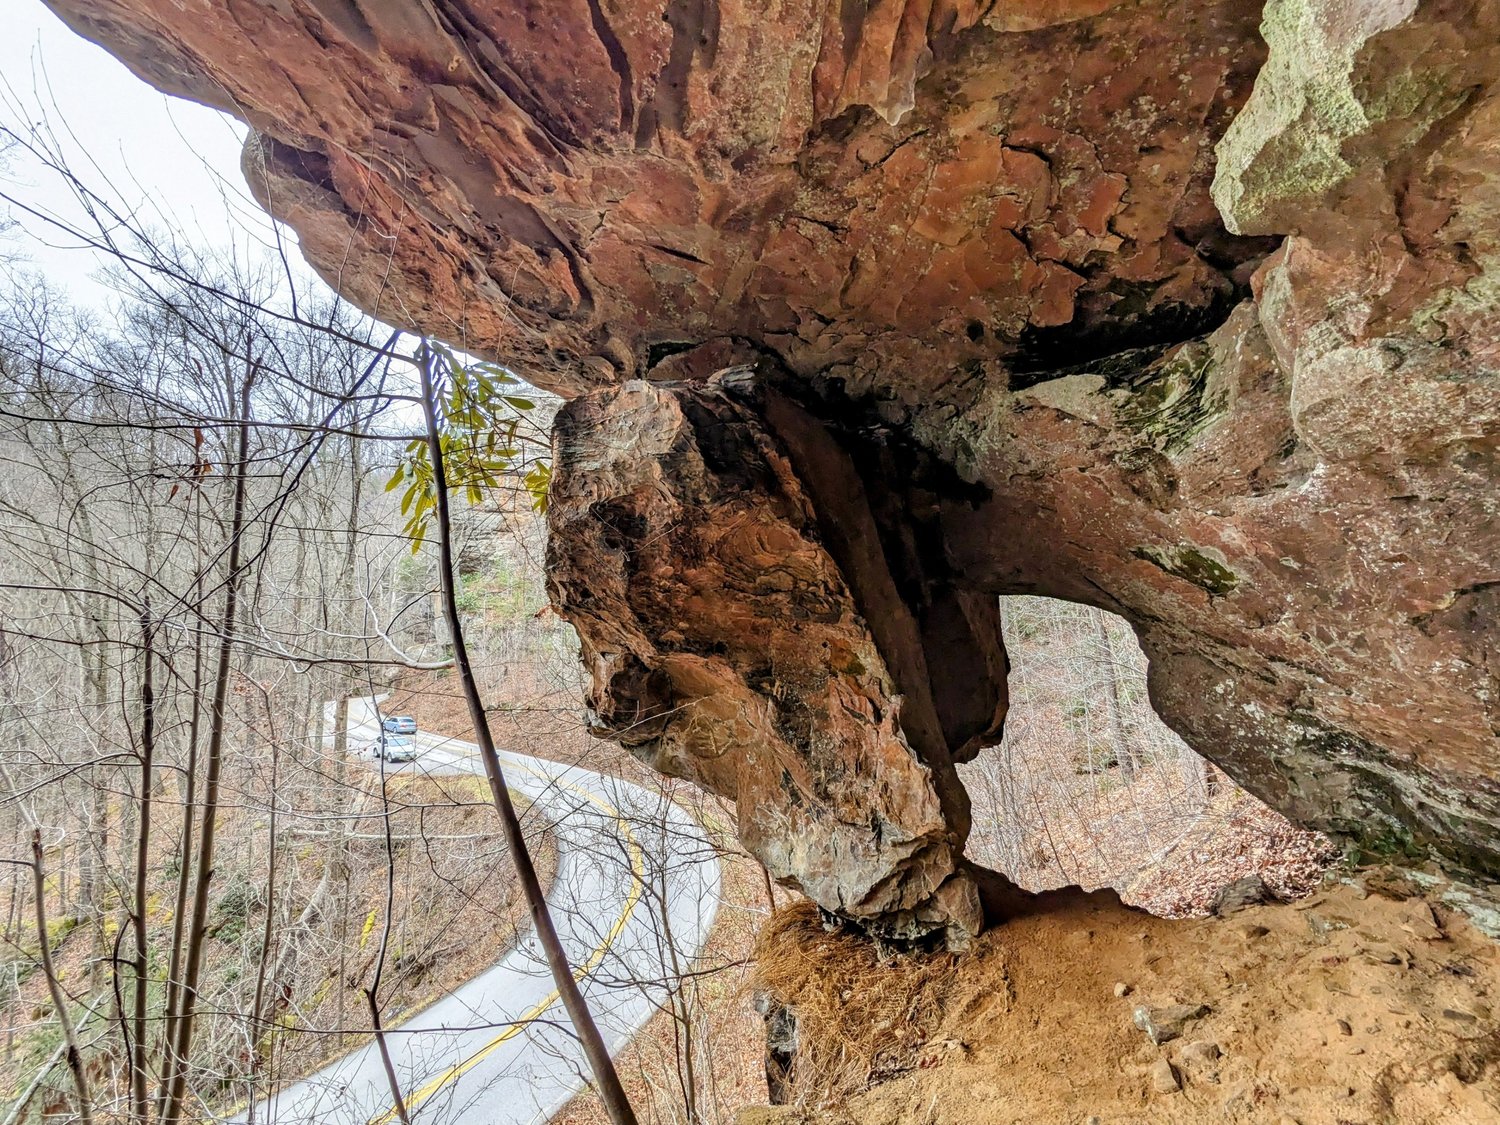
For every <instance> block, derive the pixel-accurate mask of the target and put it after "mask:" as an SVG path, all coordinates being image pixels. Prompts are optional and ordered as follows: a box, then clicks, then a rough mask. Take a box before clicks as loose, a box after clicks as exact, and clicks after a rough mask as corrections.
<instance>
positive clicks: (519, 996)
mask: <svg viewBox="0 0 1500 1125" xmlns="http://www.w3.org/2000/svg"><path fill="white" fill-rule="evenodd" d="M377 729H378V728H377V723H376V717H375V709H374V707H373V705H372V703H371V702H370V701H366V702H364V703H362V704H359V703H351V705H350V745H351V746H363V745H367V744H368V743H370V742H372V741H373V740H374V739H375V737H376V734H377ZM415 739H416V742H417V744H418V746H419V747H421V749H422V753H421V754H420V755H419V756H418V758H417V760H416V761H415V762H412V763H410V764H404V765H399V766H398V765H394V764H391V763H387V764H386V769H387V770H389V771H391V772H401V771H410V770H418V771H422V772H427V773H432V774H437V775H453V774H463V773H475V774H481V775H482V774H483V773H484V767H483V765H482V764H481V763H480V761H479V759H478V757H477V756H476V755H477V750H476V748H475V747H474V745H473V744H472V743H468V742H460V741H458V740H457V739H449V738H441V737H438V736H435V735H429V734H418V735H416V736H415ZM500 757H501V765H502V767H503V769H504V770H505V776H506V782H507V783H508V784H509V786H510V788H511V789H512V790H513V791H515V792H518V793H521V794H523V795H524V796H526V797H527V798H529V799H530V800H531V801H532V802H534V806H533V807H534V809H535V814H541V815H546V816H547V817H548V818H549V820H550V821H551V822H552V823H553V824H554V825H555V830H556V838H557V843H558V852H559V855H558V867H557V877H556V879H555V881H554V882H553V885H552V889H551V890H550V891H549V892H548V896H547V899H548V903H549V905H550V906H551V908H552V917H553V919H554V921H555V923H556V925H557V928H558V933H559V936H560V937H561V938H562V941H563V946H564V948H566V949H567V951H568V959H569V962H570V963H571V964H572V965H573V966H574V968H575V970H576V971H578V972H579V973H580V974H581V975H582V988H583V993H584V996H585V997H586V998H587V1000H588V1002H589V1005H590V1006H591V1007H592V1009H593V1011H594V1014H595V1017H596V1018H597V1019H598V1021H599V1025H600V1028H601V1030H602V1031H603V1033H604V1037H605V1040H606V1042H607V1043H608V1044H609V1047H610V1051H611V1052H615V1051H618V1050H619V1049H620V1047H622V1046H623V1045H624V1044H625V1043H626V1042H627V1041H628V1040H629V1039H630V1037H631V1036H632V1035H633V1034H634V1033H635V1032H636V1031H637V1030H639V1028H640V1027H641V1026H642V1025H643V1024H644V1023H645V1022H646V1021H647V1019H649V1018H650V1016H651V1015H652V1013H653V1012H655V1011H656V1009H657V1006H658V1005H659V1004H660V1002H661V1001H662V999H663V997H664V996H665V992H664V990H663V988H662V986H661V985H660V984H659V983H653V982H660V981H662V980H664V979H669V978H670V977H671V975H672V973H671V970H670V968H669V967H668V966H670V964H671V962H672V959H673V958H672V954H673V952H674V950H675V954H676V958H677V959H678V960H679V963H685V962H686V961H688V960H690V959H691V958H693V957H694V956H696V955H697V954H698V953H699V952H700V950H701V949H702V947H703V943H704V942H705V940H706V939H707V936H708V931H709V927H710V926H711V925H712V923H713V919H714V915H715V913H716V912H717V910H718V904H719V864H718V860H717V858H716V857H715V855H714V852H713V849H712V847H711V846H710V844H709V841H708V839H707V838H706V836H705V835H704V833H703V831H702V829H701V828H699V826H698V825H697V823H696V822H694V821H693V820H692V818H691V817H689V816H688V815H687V814H686V813H684V812H683V811H682V810H681V809H679V808H678V807H677V806H676V805H674V804H672V803H671V802H669V801H666V800H664V799H663V798H661V797H660V796H659V795H657V794H653V793H650V792H647V791H646V790H644V789H641V788H639V787H637V786H634V785H630V784H627V783H626V782H623V781H619V780H617V779H615V778H610V777H605V776H603V775H601V774H597V773H592V772H590V771H588V770H584V769H580V768H578V767H576V766H566V765H561V764H559V763H556V762H549V761H544V760H543V759H540V758H531V757H527V756H525V755H523V754H514V753H502V754H501V755H500ZM664 917H665V920H666V922H667V926H664V925H663V918H664ZM668 927H669V930H668ZM667 932H670V936H671V939H672V940H671V942H670V943H669V942H668V941H667V940H666V937H665V935H666V933H667ZM388 1040H389V1043H390V1048H391V1053H392V1056H393V1058H394V1061H395V1066H396V1073H397V1075H398V1076H399V1077H400V1080H401V1088H402V1091H403V1093H404V1094H405V1095H406V1098H407V1105H408V1108H409V1109H410V1110H411V1113H412V1119H413V1121H414V1122H426V1123H431V1125H458V1123H459V1122H462V1123H463V1125H512V1123H516V1125H519V1123H534V1122H540V1121H545V1120H546V1119H547V1118H549V1117H550V1116H551V1115H552V1114H553V1113H555V1112H556V1111H557V1110H558V1109H559V1108H560V1107H561V1106H562V1104H563V1103H564V1102H566V1101H567V1100H568V1098H570V1097H572V1096H573V1094H574V1093H576V1092H577V1090H578V1089H579V1088H580V1087H581V1086H582V1078H581V1074H582V1070H583V1066H584V1062H583V1055H582V1052H581V1051H580V1050H579V1048H578V1045H577V1043H576V1041H575V1040H574V1039H573V1038H572V1037H571V1035H570V1034H569V1033H568V1022H567V1014H566V1013H565V1012H564V1011H563V1010H562V1004H561V1002H560V1001H559V1000H558V998H557V992H556V990H555V989H554V987H553V984H552V977H551V974H550V973H549V972H548V971H547V966H546V963H545V961H544V960H543V959H542V956H541V951H540V950H539V948H538V947H537V945H536V942H535V939H534V938H533V937H530V936H528V937H527V938H526V939H524V940H523V941H522V942H521V943H520V945H518V946H517V947H516V948H515V949H513V950H511V951H510V952H509V953H507V954H506V955H505V956H504V957H502V958H501V959H500V961H499V963H498V964H496V965H495V966H494V967H493V968H491V969H488V970H487V971H485V972H484V973H481V974H480V975H479V976H477V977H475V978H474V979H473V980H470V981H469V982H468V983H466V984H464V985H462V986H460V987H459V988H458V989H457V990H456V991H455V992H452V993H450V994H448V995H447V996H444V997H443V998H442V999H440V1000H439V1001H438V1002H437V1003H435V1004H433V1005H432V1006H431V1007H429V1008H426V1009H424V1010H423V1011H422V1012H420V1013H418V1014H417V1015H415V1016H413V1017H412V1018H411V1019H410V1020H409V1021H407V1022H406V1023H405V1024H402V1025H401V1026H400V1027H399V1028H394V1029H392V1030H391V1032H390V1034H389V1036H388ZM250 1119H251V1114H250V1112H249V1111H242V1112H241V1113H240V1115H239V1116H238V1117H236V1118H234V1119H233V1120H235V1121H247V1120H250ZM253 1119H254V1121H256V1122H281V1123H283V1125H292V1123H293V1122H296V1123H298V1125H300V1123H303V1122H308V1123H311V1122H318V1123H326V1125H376V1123H378V1125H386V1123H388V1122H394V1121H396V1120H397V1118H396V1115H395V1111H394V1108H393V1103H392V1100H391V1096H390V1088H389V1085H388V1084H387V1082H386V1078H385V1074H384V1071H383V1069H382V1067H381V1063H380V1058H379V1055H378V1054H377V1053H376V1050H375V1047H374V1045H373V1044H370V1045H368V1046H366V1047H362V1048H360V1049H359V1050H356V1051H354V1052H352V1053H351V1054H349V1055H347V1056H345V1057H344V1058H342V1059H339V1060H338V1061H336V1062H334V1063H332V1064H331V1065H329V1066H327V1067H325V1068H324V1069H323V1070H321V1071H319V1072H318V1073H317V1074H315V1075H313V1076H312V1077H311V1078H309V1079H307V1080H306V1081H303V1082H299V1083H297V1084H296V1085H294V1086H290V1087H288V1088H287V1089H285V1090H283V1091H282V1092H281V1093H280V1094H278V1095H276V1096H274V1097H272V1098H270V1099H267V1100H265V1101H263V1102H260V1103H258V1104H257V1105H256V1106H255V1107H254V1109H253Z"/></svg>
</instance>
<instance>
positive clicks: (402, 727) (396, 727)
mask: <svg viewBox="0 0 1500 1125" xmlns="http://www.w3.org/2000/svg"><path fill="white" fill-rule="evenodd" d="M380 725H381V726H382V727H384V728H385V729H386V730H388V731H390V732H391V733H392V734H416V733H417V720H416V719H413V718H412V717H411V716H410V715H387V716H386V717H385V718H384V719H382V720H381V722H380Z"/></svg>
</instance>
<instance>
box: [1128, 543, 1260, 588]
mask: <svg viewBox="0 0 1500 1125" xmlns="http://www.w3.org/2000/svg"><path fill="white" fill-rule="evenodd" d="M1131 554H1133V555H1135V557H1136V558H1138V559H1144V560H1145V561H1146V562H1148V563H1151V564H1152V565H1153V566H1159V567H1161V569H1162V570H1164V571H1166V572H1167V573H1168V574H1171V575H1173V576H1175V577H1177V578H1181V579H1182V580H1183V581H1184V582H1191V583H1192V584H1193V585H1194V586H1197V587H1200V588H1201V589H1204V590H1207V591H1208V592H1209V593H1210V594H1212V595H1214V596H1215V597H1223V596H1224V595H1226V594H1231V593H1233V592H1234V591H1235V589H1236V588H1237V587H1238V586H1239V584H1240V576H1239V575H1238V574H1236V573H1235V572H1234V571H1233V570H1231V569H1230V568H1229V565H1228V563H1227V562H1226V560H1225V559H1224V556H1223V555H1222V554H1221V553H1220V552H1219V551H1217V550H1215V549H1214V548H1212V547H1195V546H1193V545H1191V544H1189V543H1183V544H1180V545H1178V546H1176V547H1137V548H1136V549H1135V550H1134V551H1132V552H1131Z"/></svg>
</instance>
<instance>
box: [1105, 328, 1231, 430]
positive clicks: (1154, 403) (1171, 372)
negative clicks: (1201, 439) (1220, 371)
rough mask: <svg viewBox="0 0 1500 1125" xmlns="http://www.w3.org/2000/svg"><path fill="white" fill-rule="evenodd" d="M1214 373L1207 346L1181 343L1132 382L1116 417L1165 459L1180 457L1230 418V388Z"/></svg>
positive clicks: (1214, 368) (1211, 354) (1204, 344)
mask: <svg viewBox="0 0 1500 1125" xmlns="http://www.w3.org/2000/svg"><path fill="white" fill-rule="evenodd" d="M1215 374H1216V366H1215V363H1214V351H1213V348H1212V347H1211V346H1210V345H1209V344H1208V343H1207V342H1205V341H1202V340H1195V341H1193V342H1192V343H1188V344H1184V345H1183V346H1182V347H1180V348H1178V349H1177V350H1176V351H1174V352H1172V353H1171V354H1169V355H1167V356H1165V357H1164V358H1163V359H1162V360H1161V361H1160V362H1158V363H1154V364H1152V365H1150V366H1149V367H1147V368H1145V369H1144V370H1143V371H1141V372H1140V373H1139V375H1138V377H1137V378H1136V379H1134V380H1132V382H1131V383H1130V384H1129V387H1128V390H1127V391H1126V392H1125V397H1124V399H1123V401H1121V402H1120V405H1119V407H1118V409H1117V416H1118V417H1119V420H1120V422H1121V423H1122V424H1123V425H1126V426H1128V427H1130V428H1131V429H1133V430H1135V431H1136V432H1137V433H1139V434H1140V435H1141V437H1142V438H1144V439H1145V441H1146V442H1147V443H1148V444H1149V445H1150V446H1151V447H1152V448H1154V449H1156V450H1158V451H1159V452H1161V453H1165V454H1167V455H1168V456H1171V455H1172V454H1174V453H1181V452H1183V451H1184V450H1186V449H1187V448H1188V447H1189V446H1191V445H1192V444H1193V442H1194V440H1195V439H1196V438H1197V437H1198V436H1199V435H1200V434H1202V433H1203V432H1204V431H1205V430H1207V429H1208V428H1209V427H1210V426H1212V425H1213V424H1214V422H1216V421H1218V419H1220V418H1221V417H1223V416H1224V415H1225V414H1226V413H1228V410H1229V393H1228V389H1227V388H1226V387H1224V386H1223V385H1221V383H1220V381H1219V380H1217V379H1216V378H1215V377H1214V376H1215Z"/></svg>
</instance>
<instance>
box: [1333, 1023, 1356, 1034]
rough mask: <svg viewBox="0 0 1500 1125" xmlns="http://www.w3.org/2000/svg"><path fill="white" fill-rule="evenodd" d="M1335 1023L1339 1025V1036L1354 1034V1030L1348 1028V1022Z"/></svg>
mask: <svg viewBox="0 0 1500 1125" xmlns="http://www.w3.org/2000/svg"><path fill="white" fill-rule="evenodd" d="M1335 1022H1336V1023H1337V1024H1338V1025H1339V1034H1340V1035H1353V1034H1354V1028H1352V1027H1350V1026H1349V1021H1348V1020H1337V1021H1335Z"/></svg>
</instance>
